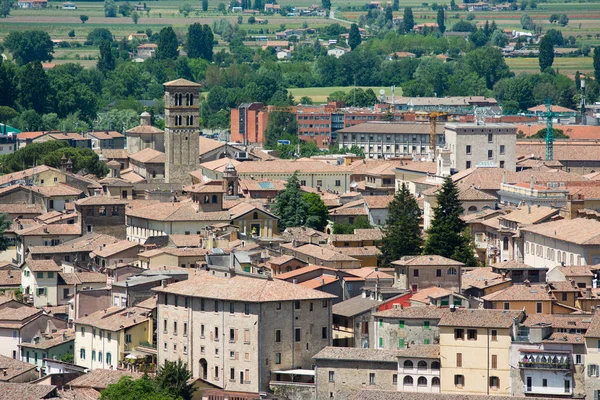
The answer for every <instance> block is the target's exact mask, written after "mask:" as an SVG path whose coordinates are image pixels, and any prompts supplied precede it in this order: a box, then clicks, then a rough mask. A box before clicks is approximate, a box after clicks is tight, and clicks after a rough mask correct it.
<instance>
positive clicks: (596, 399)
mask: <svg viewBox="0 0 600 400" xmlns="http://www.w3.org/2000/svg"><path fill="white" fill-rule="evenodd" d="M594 400H598V390H594Z"/></svg>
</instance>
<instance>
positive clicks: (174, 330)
mask: <svg viewBox="0 0 600 400" xmlns="http://www.w3.org/2000/svg"><path fill="white" fill-rule="evenodd" d="M173 335H175V336H177V321H173Z"/></svg>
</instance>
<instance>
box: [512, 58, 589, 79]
mask: <svg viewBox="0 0 600 400" xmlns="http://www.w3.org/2000/svg"><path fill="white" fill-rule="evenodd" d="M506 64H508V66H509V67H510V70H511V71H513V72H514V73H519V72H531V73H535V72H539V71H540V64H539V61H538V59H537V57H527V58H526V57H523V58H507V59H506ZM552 67H553V68H555V69H558V71H559V72H560V73H562V74H565V75H568V76H572V75H575V72H576V71H579V72H581V73H586V72H587V73H589V72H592V71H593V67H592V57H576V58H568V57H557V58H555V59H554V64H553V65H552Z"/></svg>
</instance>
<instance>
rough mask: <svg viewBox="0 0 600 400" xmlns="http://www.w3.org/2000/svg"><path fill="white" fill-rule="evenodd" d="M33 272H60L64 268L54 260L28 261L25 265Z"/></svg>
mask: <svg viewBox="0 0 600 400" xmlns="http://www.w3.org/2000/svg"><path fill="white" fill-rule="evenodd" d="M25 265H27V266H28V267H29V269H30V270H31V271H32V272H42V271H43V272H46V271H48V272H59V271H62V268H61V267H60V266H59V265H58V264H57V263H56V262H55V261H54V260H27V262H26V263H25Z"/></svg>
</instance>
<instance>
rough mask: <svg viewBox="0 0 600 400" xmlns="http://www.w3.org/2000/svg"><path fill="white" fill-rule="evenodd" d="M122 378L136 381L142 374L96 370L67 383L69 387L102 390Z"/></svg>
mask: <svg viewBox="0 0 600 400" xmlns="http://www.w3.org/2000/svg"><path fill="white" fill-rule="evenodd" d="M124 376H129V377H131V378H132V379H138V378H141V377H142V374H140V373H135V372H129V371H119V370H112V369H100V368H97V369H94V370H93V371H91V372H88V373H87V374H85V375H81V376H80V377H78V378H75V379H74V380H72V381H71V382H69V385H70V386H72V387H75V388H93V389H98V390H103V389H106V388H107V387H108V385H111V384H114V383H117V382H119V380H120V379H121V378H122V377H124Z"/></svg>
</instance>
